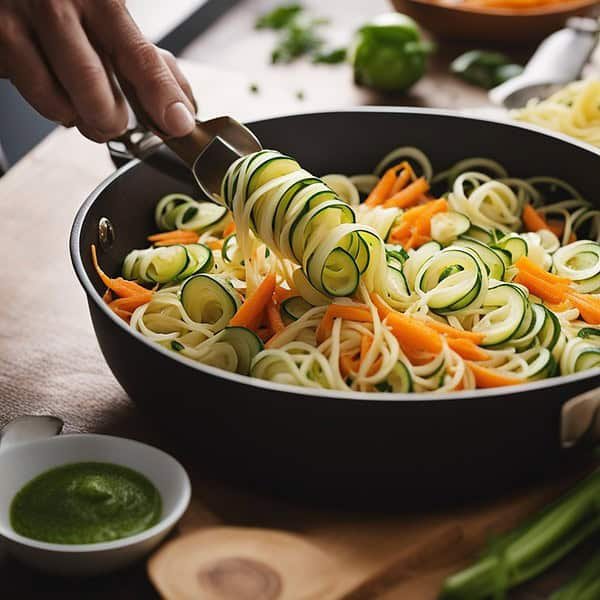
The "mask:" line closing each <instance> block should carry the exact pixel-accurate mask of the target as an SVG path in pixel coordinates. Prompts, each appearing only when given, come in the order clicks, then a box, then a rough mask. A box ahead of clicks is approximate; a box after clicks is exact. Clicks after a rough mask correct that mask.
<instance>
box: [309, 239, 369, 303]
mask: <svg viewBox="0 0 600 600" xmlns="http://www.w3.org/2000/svg"><path fill="white" fill-rule="evenodd" d="M309 272H310V270H309ZM359 281H360V271H359V269H358V266H357V264H356V262H355V261H354V258H353V257H352V255H351V254H349V253H348V252H346V251H345V250H343V249H342V248H335V249H334V250H333V251H332V252H331V253H330V254H329V256H328V257H327V260H326V261H325V264H324V266H323V270H322V271H321V286H322V288H323V290H324V291H325V293H327V294H331V295H332V296H351V295H352V294H353V293H354V292H355V291H356V288H357V287H358V282H359Z"/></svg>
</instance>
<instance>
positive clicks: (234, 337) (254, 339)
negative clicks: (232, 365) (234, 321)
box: [217, 327, 264, 375]
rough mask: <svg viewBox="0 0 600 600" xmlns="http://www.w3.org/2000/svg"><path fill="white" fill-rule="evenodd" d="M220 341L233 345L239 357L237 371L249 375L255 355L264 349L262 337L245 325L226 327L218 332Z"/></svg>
mask: <svg viewBox="0 0 600 600" xmlns="http://www.w3.org/2000/svg"><path fill="white" fill-rule="evenodd" d="M217 335H218V336H219V341H221V342H226V343H228V344H229V345H230V346H232V347H233V349H234V350H235V353H236V355H237V357H238V364H237V369H236V373H239V374H240V375H248V374H249V373H250V365H251V364H252V361H253V360H254V357H255V356H256V355H257V354H258V353H259V352H261V351H262V350H263V349H264V346H263V343H262V341H261V340H260V338H259V337H258V336H257V335H256V334H255V333H254V332H253V331H250V329H246V328H245V327H225V329H223V331H221V332H220V333H218V334H217Z"/></svg>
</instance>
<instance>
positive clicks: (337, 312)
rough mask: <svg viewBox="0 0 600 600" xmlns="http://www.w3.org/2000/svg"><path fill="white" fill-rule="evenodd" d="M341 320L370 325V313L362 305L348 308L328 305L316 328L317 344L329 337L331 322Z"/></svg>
mask: <svg viewBox="0 0 600 600" xmlns="http://www.w3.org/2000/svg"><path fill="white" fill-rule="evenodd" d="M337 318H341V319H346V320H348V321H359V322H360V323H370V322H371V320H372V315H371V311H370V310H369V309H368V308H367V306H365V305H364V304H361V305H358V306H357V305H353V306H348V305H345V304H330V305H329V306H328V307H327V310H326V311H325V314H324V315H323V318H322V319H321V323H319V327H318V328H317V343H319V344H322V343H323V342H324V341H325V340H326V339H327V338H328V337H329V336H331V330H332V328H333V320H334V319H337Z"/></svg>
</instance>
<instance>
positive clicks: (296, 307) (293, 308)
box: [281, 296, 312, 322]
mask: <svg viewBox="0 0 600 600" xmlns="http://www.w3.org/2000/svg"><path fill="white" fill-rule="evenodd" d="M311 308H312V304H309V303H308V302H307V301H306V300H305V299H304V298H303V297H302V296H292V297H291V298H287V299H286V300H284V301H283V302H282V303H281V310H282V312H283V316H284V318H285V319H287V320H288V321H290V322H291V321H297V320H298V319H299V318H300V317H301V316H302V315H303V314H304V313H305V312H306V311H307V310H310V309H311Z"/></svg>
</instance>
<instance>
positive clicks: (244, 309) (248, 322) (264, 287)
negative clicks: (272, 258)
mask: <svg viewBox="0 0 600 600" xmlns="http://www.w3.org/2000/svg"><path fill="white" fill-rule="evenodd" d="M275 282H276V277H275V275H274V274H273V273H271V274H269V275H267V276H266V277H265V278H264V279H263V280H262V281H261V283H260V285H259V286H258V287H257V288H256V290H254V292H253V293H252V294H250V295H249V296H248V297H247V298H246V301H245V302H244V303H243V304H242V306H240V308H239V309H238V311H237V312H236V313H235V315H233V317H232V319H231V321H230V322H229V324H230V325H234V326H235V325H237V326H240V327H247V328H248V329H253V330H254V329H257V328H258V326H259V324H260V320H261V318H262V316H263V313H264V310H265V308H266V306H267V304H268V303H269V302H270V300H271V298H272V296H273V290H274V289H275Z"/></svg>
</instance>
